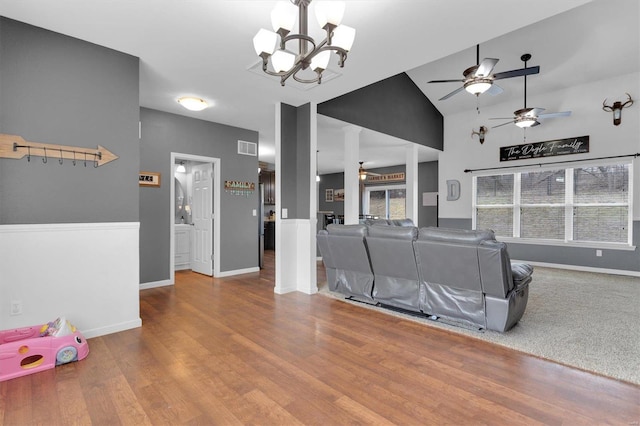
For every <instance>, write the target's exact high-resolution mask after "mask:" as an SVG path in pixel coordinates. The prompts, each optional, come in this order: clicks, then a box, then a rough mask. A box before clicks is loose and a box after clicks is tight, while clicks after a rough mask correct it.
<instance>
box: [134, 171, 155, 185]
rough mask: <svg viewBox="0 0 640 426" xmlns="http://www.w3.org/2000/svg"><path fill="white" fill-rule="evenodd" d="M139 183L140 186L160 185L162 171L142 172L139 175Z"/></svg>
mask: <svg viewBox="0 0 640 426" xmlns="http://www.w3.org/2000/svg"><path fill="white" fill-rule="evenodd" d="M138 184H139V185H140V186H152V187H159V186H160V173H156V172H140V174H139V175H138Z"/></svg>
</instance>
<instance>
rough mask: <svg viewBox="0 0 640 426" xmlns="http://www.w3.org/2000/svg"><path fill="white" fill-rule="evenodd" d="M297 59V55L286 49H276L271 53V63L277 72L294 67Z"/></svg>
mask: <svg viewBox="0 0 640 426" xmlns="http://www.w3.org/2000/svg"><path fill="white" fill-rule="evenodd" d="M295 61H296V55H294V54H292V53H289V52H287V51H286V50H276V52H275V53H274V54H273V55H271V65H273V69H274V70H275V71H276V72H283V71H288V70H290V69H291V67H293V64H294V63H295Z"/></svg>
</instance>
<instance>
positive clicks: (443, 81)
mask: <svg viewBox="0 0 640 426" xmlns="http://www.w3.org/2000/svg"><path fill="white" fill-rule="evenodd" d="M463 82H464V79H461V78H459V79H457V80H431V81H427V83H463Z"/></svg>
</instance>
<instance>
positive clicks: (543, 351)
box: [320, 267, 640, 384]
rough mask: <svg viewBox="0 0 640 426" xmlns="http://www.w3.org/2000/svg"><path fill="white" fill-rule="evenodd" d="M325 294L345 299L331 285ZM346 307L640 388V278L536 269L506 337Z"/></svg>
mask: <svg viewBox="0 0 640 426" xmlns="http://www.w3.org/2000/svg"><path fill="white" fill-rule="evenodd" d="M320 294H324V295H327V296H331V297H335V298H337V299H341V300H345V299H344V296H342V295H340V294H338V293H332V292H329V291H328V290H327V286H326V285H323V286H321V288H320ZM347 302H348V303H354V304H356V305H358V306H362V307H363V308H368V309H378V310H380V311H381V312H387V313H389V314H390V315H397V316H402V317H405V318H407V319H408V320H411V321H417V322H420V323H423V324H425V325H427V326H431V327H441V328H445V329H448V330H451V331H454V332H457V333H462V334H466V335H470V336H473V337H476V338H479V339H483V340H487V341H490V342H493V343H496V344H499V345H503V346H506V347H509V348H512V349H516V350H519V351H522V352H526V353H530V354H533V355H536V356H539V357H543V358H546V359H549V360H552V361H556V362H559V363H562V364H566V365H570V366H574V367H577V368H580V369H583V370H587V371H593V372H595V373H598V374H602V375H605V376H609V377H613V378H616V379H619V380H624V381H627V382H631V383H635V384H640V278H635V277H625V276H618V275H607V274H596V273H590V272H577V271H567V270H561V269H552V268H541V267H536V268H535V270H534V274H533V281H532V282H531V284H530V290H529V302H528V303H527V309H526V311H525V313H524V315H523V317H522V319H521V320H520V322H519V323H518V324H517V325H516V326H515V327H513V328H512V329H511V330H509V331H508V332H506V333H498V332H494V331H476V330H468V329H465V328H461V327H456V326H452V325H448V324H444V323H441V322H438V321H430V320H428V319H426V318H425V319H423V318H416V317H414V316H411V315H404V314H401V313H396V312H394V311H390V310H387V309H383V308H377V307H372V306H369V305H365V304H362V303H358V302H349V301H347Z"/></svg>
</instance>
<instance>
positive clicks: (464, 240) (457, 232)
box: [418, 227, 495, 244]
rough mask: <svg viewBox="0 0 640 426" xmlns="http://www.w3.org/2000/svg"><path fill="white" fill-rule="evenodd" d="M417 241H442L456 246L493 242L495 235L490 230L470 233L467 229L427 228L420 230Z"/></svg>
mask: <svg viewBox="0 0 640 426" xmlns="http://www.w3.org/2000/svg"><path fill="white" fill-rule="evenodd" d="M418 240H428V241H442V242H447V243H458V244H479V243H480V242H481V241H486V240H495V234H494V232H493V231H492V230H490V229H487V230H478V231H472V230H468V229H450V228H435V227H427V228H420V231H419V233H418Z"/></svg>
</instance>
